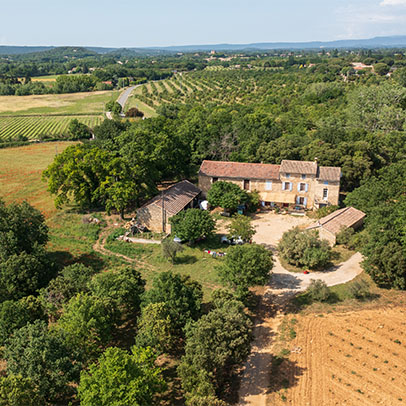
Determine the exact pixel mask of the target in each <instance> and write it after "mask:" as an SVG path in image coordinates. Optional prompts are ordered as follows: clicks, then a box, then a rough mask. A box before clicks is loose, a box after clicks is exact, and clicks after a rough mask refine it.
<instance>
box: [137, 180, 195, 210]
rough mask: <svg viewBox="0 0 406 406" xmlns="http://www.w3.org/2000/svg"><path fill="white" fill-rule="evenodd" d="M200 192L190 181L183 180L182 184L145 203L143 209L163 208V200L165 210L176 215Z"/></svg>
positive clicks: (177, 184) (171, 187)
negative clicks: (150, 207)
mask: <svg viewBox="0 0 406 406" xmlns="http://www.w3.org/2000/svg"><path fill="white" fill-rule="evenodd" d="M200 192H201V190H200V189H199V188H198V187H197V186H195V185H193V184H192V183H190V182H189V181H188V180H183V181H182V182H179V183H176V184H175V185H172V186H170V187H169V188H168V189H166V190H164V191H163V192H161V193H160V194H159V195H157V196H155V197H154V198H152V199H151V200H149V201H148V202H147V203H145V204H144V205H143V206H142V207H141V208H145V207H148V206H151V205H155V206H158V207H162V199H164V202H163V203H164V207H165V210H166V211H167V212H169V213H170V214H172V215H175V214H178V213H179V212H180V211H181V210H183V209H184V208H185V207H186V206H187V205H188V204H189V203H190V202H191V201H192V200H193V199H194V198H195V197H196V196H197V195H198V194H199V193H200Z"/></svg>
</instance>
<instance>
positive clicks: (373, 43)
mask: <svg viewBox="0 0 406 406" xmlns="http://www.w3.org/2000/svg"><path fill="white" fill-rule="evenodd" d="M73 48H78V49H81V50H84V49H86V50H88V51H89V52H94V53H97V54H110V53H113V54H123V55H128V54H134V55H137V54H138V55H140V54H144V55H154V54H161V53H170V52H197V51H203V52H204V51H212V50H214V51H238V50H252V51H255V50H274V49H275V50H276V49H283V50H294V49H297V50H300V49H324V48H325V49H331V48H341V49H342V48H348V49H351V48H406V35H396V36H387V37H374V38H368V39H348V40H336V41H309V42H256V43H251V44H205V45H174V46H164V47H159V46H156V47H126V48H124V47H117V48H112V47H93V46H81V47H56V46H8V45H0V55H22V54H27V53H29V54H32V53H37V52H44V51H45V52H47V51H48V52H49V51H51V50H55V49H73Z"/></svg>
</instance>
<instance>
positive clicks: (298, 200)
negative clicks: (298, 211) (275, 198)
mask: <svg viewBox="0 0 406 406" xmlns="http://www.w3.org/2000/svg"><path fill="white" fill-rule="evenodd" d="M296 204H300V197H299V196H296Z"/></svg>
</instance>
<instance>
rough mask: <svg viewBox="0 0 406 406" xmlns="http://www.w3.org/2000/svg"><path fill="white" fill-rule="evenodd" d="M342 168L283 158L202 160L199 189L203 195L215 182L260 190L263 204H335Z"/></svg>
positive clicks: (295, 206)
mask: <svg viewBox="0 0 406 406" xmlns="http://www.w3.org/2000/svg"><path fill="white" fill-rule="evenodd" d="M340 178H341V168H337V167H330V166H319V165H318V163H317V160H315V161H292V160H283V161H282V163H281V164H280V165H273V164H256V163H242V162H224V161H203V163H202V165H201V167H200V170H199V188H200V189H201V190H202V194H203V196H205V195H206V194H207V192H208V191H209V189H210V187H211V185H212V184H213V183H215V182H217V181H226V182H232V183H235V184H236V185H238V186H240V187H241V188H242V189H244V190H246V191H248V192H252V191H254V190H255V191H257V192H259V196H260V199H261V204H262V205H263V206H264V207H267V206H268V207H283V208H289V209H297V210H298V209H314V208H320V207H323V206H329V205H338V198H339V193H340Z"/></svg>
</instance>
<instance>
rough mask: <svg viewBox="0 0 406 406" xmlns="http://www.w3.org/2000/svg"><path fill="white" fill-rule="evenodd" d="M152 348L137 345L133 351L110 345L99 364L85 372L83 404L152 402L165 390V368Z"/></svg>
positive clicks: (102, 405) (109, 405)
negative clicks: (157, 365) (160, 364)
mask: <svg viewBox="0 0 406 406" xmlns="http://www.w3.org/2000/svg"><path fill="white" fill-rule="evenodd" d="M154 361H155V355H154V352H153V351H152V350H151V349H150V348H147V349H144V348H139V347H133V348H132V350H131V353H128V352H127V351H125V350H122V349H120V348H115V347H110V348H108V349H107V350H106V351H105V352H104V354H103V355H102V356H101V357H100V359H99V362H98V363H97V364H92V365H90V366H89V371H83V372H82V373H81V376H80V384H79V388H78V392H79V399H80V404H81V405H83V406H94V405H99V406H120V405H134V406H136V405H140V406H141V405H152V404H154V402H153V399H154V396H155V395H156V394H158V393H160V392H162V391H163V390H164V389H165V386H166V385H165V381H164V380H163V379H162V377H161V370H160V369H159V368H157V367H155V365H154Z"/></svg>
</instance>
